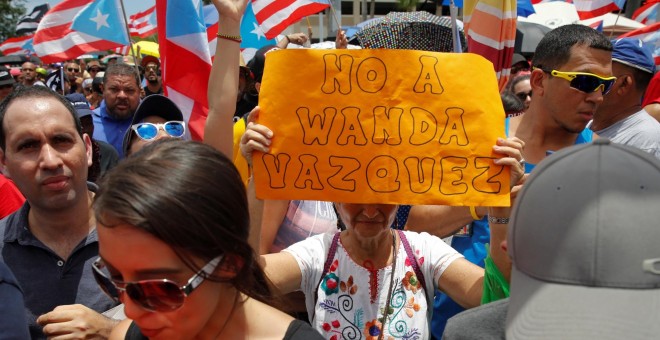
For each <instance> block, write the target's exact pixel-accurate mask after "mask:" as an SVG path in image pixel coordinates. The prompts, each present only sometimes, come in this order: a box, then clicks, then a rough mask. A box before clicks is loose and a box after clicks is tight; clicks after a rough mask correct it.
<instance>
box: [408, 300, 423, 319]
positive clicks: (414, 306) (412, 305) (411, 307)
mask: <svg viewBox="0 0 660 340" xmlns="http://www.w3.org/2000/svg"><path fill="white" fill-rule="evenodd" d="M404 308H405V310H406V315H408V317H409V318H412V317H413V314H414V312H419V308H420V307H419V304H418V303H416V302H415V297H414V296H411V297H410V299H408V301H407V302H406V306H405V307H404Z"/></svg>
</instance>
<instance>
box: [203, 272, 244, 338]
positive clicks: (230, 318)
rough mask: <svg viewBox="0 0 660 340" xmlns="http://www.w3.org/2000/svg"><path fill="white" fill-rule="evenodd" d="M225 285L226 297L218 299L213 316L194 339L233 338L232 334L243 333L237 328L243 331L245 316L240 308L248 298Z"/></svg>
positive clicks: (242, 307)
mask: <svg viewBox="0 0 660 340" xmlns="http://www.w3.org/2000/svg"><path fill="white" fill-rule="evenodd" d="M225 286H226V287H227V288H226V289H225V291H226V292H227V298H226V299H225V298H223V299H219V300H218V302H217V305H216V310H215V313H214V314H213V316H212V317H211V318H210V319H209V321H208V324H207V325H206V326H205V327H204V329H203V330H202V332H201V333H200V334H197V336H195V338H196V339H209V340H213V339H234V338H235V337H234V336H231V335H232V334H234V333H236V334H237V335H243V334H244V333H242V332H241V331H238V333H237V330H238V329H242V331H243V332H244V331H245V318H244V317H242V314H243V313H242V310H243V309H244V307H245V304H246V303H248V301H250V298H249V297H247V296H245V295H244V294H243V293H241V292H239V291H238V290H237V289H236V288H234V287H233V286H230V285H229V284H225Z"/></svg>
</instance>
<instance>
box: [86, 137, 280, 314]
mask: <svg viewBox="0 0 660 340" xmlns="http://www.w3.org/2000/svg"><path fill="white" fill-rule="evenodd" d="M100 188H101V189H100V190H99V192H98V193H97V194H96V197H95V199H94V212H95V215H96V219H97V221H99V222H100V223H102V224H104V225H105V226H108V227H110V228H112V227H114V225H116V224H117V221H119V222H120V223H126V224H129V225H131V226H135V227H136V228H139V229H142V230H143V231H146V232H148V233H150V234H152V235H154V236H155V237H157V238H158V239H160V240H162V241H163V242H165V243H167V244H168V245H170V246H171V247H172V249H173V250H174V251H175V252H176V254H177V255H178V256H179V257H180V258H181V260H182V261H183V262H184V263H186V265H187V266H188V267H189V268H190V269H191V270H193V271H195V272H197V271H199V270H200V269H201V267H200V266H198V265H196V264H194V262H193V257H196V258H201V259H203V260H205V261H210V260H211V259H213V258H215V257H217V256H219V255H221V254H232V255H234V256H236V257H238V258H240V259H241V260H242V261H243V262H244V263H243V264H242V266H237V275H236V276H235V277H234V278H232V279H231V280H230V282H231V283H232V284H233V285H234V287H235V288H236V289H237V290H239V291H241V292H242V293H244V294H246V295H247V296H250V297H252V298H255V299H257V300H259V301H262V302H265V303H270V300H271V298H272V297H271V293H270V290H269V288H268V281H267V279H266V276H265V274H264V273H263V271H262V269H261V267H260V266H259V264H258V263H257V260H256V256H257V255H256V254H255V252H254V250H253V249H252V247H251V246H250V244H249V243H248V235H249V225H250V215H249V212H248V205H247V196H246V193H245V186H244V184H243V182H242V180H241V177H240V175H239V173H238V170H236V168H235V167H234V165H233V164H232V162H231V160H229V159H228V158H227V157H225V156H224V155H223V154H221V153H220V152H218V151H217V150H215V149H214V148H212V147H210V146H208V145H205V144H202V143H199V142H194V141H181V140H178V139H171V138H165V139H162V140H158V141H154V142H153V143H150V144H149V145H147V146H145V147H144V148H142V149H141V150H139V151H138V152H136V153H135V154H133V155H132V156H131V157H129V158H126V159H125V160H123V161H122V162H120V163H119V164H118V165H117V166H116V167H115V168H113V169H112V170H110V171H109V172H108V173H107V174H106V175H104V176H103V178H102V179H101V182H100ZM109 223H110V224H109ZM225 260H227V257H225ZM225 260H223V261H225ZM209 279H210V280H215V281H226V280H222V279H221V278H219V277H217V276H211V277H209Z"/></svg>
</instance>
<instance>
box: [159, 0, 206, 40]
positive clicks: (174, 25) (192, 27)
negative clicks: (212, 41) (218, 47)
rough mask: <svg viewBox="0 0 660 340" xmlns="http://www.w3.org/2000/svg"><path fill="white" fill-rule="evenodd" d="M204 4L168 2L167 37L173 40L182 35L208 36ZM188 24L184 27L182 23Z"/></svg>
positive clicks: (199, 2)
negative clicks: (183, 21)
mask: <svg viewBox="0 0 660 340" xmlns="http://www.w3.org/2000/svg"><path fill="white" fill-rule="evenodd" d="M201 5H202V2H201V1H198V2H197V4H195V1H193V3H192V4H191V3H190V1H168V2H167V27H166V30H167V31H166V32H167V37H168V38H173V37H178V36H182V35H190V34H197V33H204V34H206V25H205V24H204V12H203V10H202V6H201ZM184 18H185V19H184ZM182 20H185V21H186V24H185V25H182V24H181V21H182Z"/></svg>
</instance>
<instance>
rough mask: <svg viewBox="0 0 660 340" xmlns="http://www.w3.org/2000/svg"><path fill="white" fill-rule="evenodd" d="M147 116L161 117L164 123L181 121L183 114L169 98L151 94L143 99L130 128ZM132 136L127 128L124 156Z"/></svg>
mask: <svg viewBox="0 0 660 340" xmlns="http://www.w3.org/2000/svg"><path fill="white" fill-rule="evenodd" d="M149 116H158V117H162V118H163V119H165V120H166V121H172V120H176V121H183V113H182V112H181V110H180V109H179V107H178V106H176V104H174V102H173V101H172V100H170V99H169V98H167V97H165V96H163V95H160V94H152V95H149V96H147V97H145V98H144V100H142V102H141V103H140V106H138V108H137V110H136V111H135V114H134V115H133V120H132V121H131V126H132V125H133V124H137V123H139V122H141V121H143V120H144V119H145V118H147V117H149ZM132 136H133V129H131V128H130V127H129V129H128V130H126V134H124V141H123V142H122V150H123V151H124V156H126V154H127V153H128V148H129V147H130V145H131V138H132Z"/></svg>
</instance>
